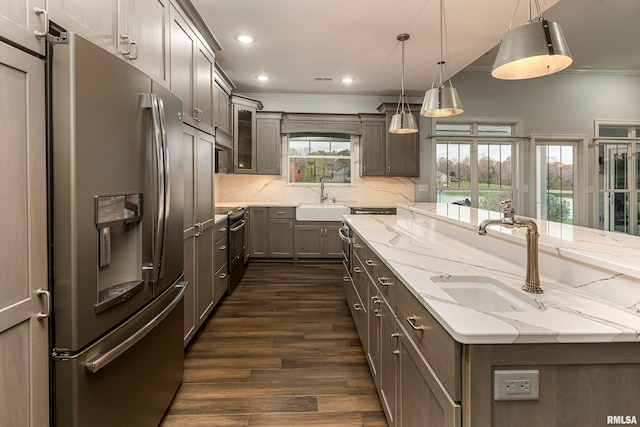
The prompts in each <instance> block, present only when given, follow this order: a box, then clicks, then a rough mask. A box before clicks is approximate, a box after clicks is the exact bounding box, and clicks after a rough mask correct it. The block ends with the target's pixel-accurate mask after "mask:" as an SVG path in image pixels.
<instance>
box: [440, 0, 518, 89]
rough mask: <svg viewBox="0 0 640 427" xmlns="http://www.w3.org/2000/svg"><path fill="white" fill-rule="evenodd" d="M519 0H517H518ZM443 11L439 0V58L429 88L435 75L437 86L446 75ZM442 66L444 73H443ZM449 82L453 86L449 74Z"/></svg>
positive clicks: (442, 2)
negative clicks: (443, 53)
mask: <svg viewBox="0 0 640 427" xmlns="http://www.w3.org/2000/svg"><path fill="white" fill-rule="evenodd" d="M518 1H519V0H518ZM445 25H446V20H445V13H444V0H440V60H439V61H438V68H437V72H436V73H435V74H434V75H433V80H432V81H431V88H434V87H435V83H436V77H438V87H440V86H442V81H443V78H442V76H443V75H444V76H447V68H446V67H447V62H446V61H445V60H444V58H443V55H442V52H443V44H444V41H445V33H446V31H445ZM448 51H449V46H448V44H447V56H448ZM443 68H444V73H443ZM446 80H447V81H448V82H449V86H453V84H452V83H451V76H449V77H448V78H447V79H446Z"/></svg>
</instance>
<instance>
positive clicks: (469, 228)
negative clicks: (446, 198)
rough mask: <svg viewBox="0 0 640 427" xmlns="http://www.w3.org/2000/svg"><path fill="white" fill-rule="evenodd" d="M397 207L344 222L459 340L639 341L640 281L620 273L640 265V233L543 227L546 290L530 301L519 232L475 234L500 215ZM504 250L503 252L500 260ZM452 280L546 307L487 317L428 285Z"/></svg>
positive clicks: (431, 207) (449, 207)
mask: <svg viewBox="0 0 640 427" xmlns="http://www.w3.org/2000/svg"><path fill="white" fill-rule="evenodd" d="M398 206H399V214H398V215H397V216H383V215H381V216H374V215H345V217H344V218H345V220H346V221H347V222H348V223H349V224H350V225H351V227H352V228H353V230H354V231H356V232H357V233H358V234H359V235H360V236H361V237H362V238H363V239H364V240H365V241H366V242H367V244H368V245H369V246H370V247H371V248H372V249H373V250H374V251H375V252H376V254H377V255H378V256H379V257H380V258H381V259H383V260H385V262H386V263H387V265H388V266H389V267H390V268H391V269H392V271H393V272H394V274H395V275H396V276H398V277H399V278H400V279H401V280H402V282H403V283H405V284H406V285H407V287H408V288H409V290H410V291H411V292H412V293H413V294H414V295H415V296H416V297H417V298H418V300H419V301H420V302H421V303H422V304H423V305H424V306H425V307H426V308H427V310H428V311H429V312H430V313H431V314H432V315H433V316H434V317H435V318H436V319H437V320H438V321H439V322H440V323H441V325H442V326H443V327H444V328H445V329H446V330H447V331H448V332H449V333H450V334H451V335H452V336H453V337H454V339H456V340H457V341H459V342H461V343H465V344H499V343H537V342H567V343H568V342H574V343H575V342H585V343H586V342H614V341H627V342H640V314H639V313H638V308H639V307H640V281H639V280H638V279H637V278H636V277H635V276H627V275H626V274H622V273H615V271H617V269H618V267H621V268H620V270H624V271H625V272H627V270H628V271H629V272H633V271H635V269H636V267H635V265H636V264H635V262H634V263H631V264H626V262H631V260H633V259H636V260H637V259H638V255H640V245H639V244H638V243H637V242H636V239H638V238H637V237H632V236H625V235H618V234H616V233H606V232H602V231H601V230H590V229H580V228H581V227H572V226H562V227H561V229H562V236H561V237H558V236H556V234H555V232H554V230H553V228H554V227H553V226H550V225H549V224H545V221H537V222H538V224H539V225H540V234H541V237H540V250H541V264H540V267H541V269H540V273H541V282H542V288H543V289H544V293H543V294H540V295H532V294H528V293H526V292H524V291H522V290H521V289H520V287H521V286H522V284H523V282H524V275H525V259H524V233H522V230H515V229H514V230H509V229H502V228H498V227H496V228H490V229H489V235H487V236H478V234H477V232H476V231H475V228H476V226H477V224H478V223H479V221H482V219H484V218H486V217H487V216H489V215H491V216H492V217H493V215H494V214H495V215H496V216H495V217H496V218H497V217H499V214H498V213H494V214H489V213H488V212H487V211H482V210H478V209H473V208H467V207H461V206H456V205H441V204H412V205H404V209H403V208H402V207H403V206H402V205H398ZM453 210H455V211H456V212H455V213H453ZM568 234H569V235H571V236H572V237H571V238H569V237H568ZM505 235H506V236H508V237H507V238H506V240H505ZM589 236H591V237H593V236H600V241H599V242H600V244H601V245H604V246H605V247H606V246H609V247H610V248H609V250H605V251H604V252H606V253H607V254H609V256H608V257H598V256H597V254H598V251H600V250H604V249H603V247H600V248H597V247H596V246H597V245H596V243H595V242H594V241H593V240H592V239H591V238H590V237H589ZM583 238H584V239H586V240H581V239H583ZM557 239H559V240H557ZM509 240H511V242H509ZM562 242H566V245H565V244H560V243H562ZM514 245H517V246H514ZM505 247H506V248H507V249H506V252H507V255H506V256H502V254H500V255H497V254H496V253H500V250H501V249H502V250H504V248H505ZM553 251H555V253H553ZM510 252H513V254H511V253H510ZM567 253H571V258H570V257H568V256H567V255H565V254H567ZM634 253H635V255H636V256H635V257H634V256H633V254H634ZM511 255H513V256H512V257H511V260H508V258H509V257H510V256H511ZM584 257H587V258H584ZM505 258H507V259H505ZM592 258H593V259H600V261H599V263H598V264H597V265H592V264H589V263H585V262H584V259H587V260H589V262H591V261H592ZM603 258H604V259H603ZM636 262H637V261H636ZM554 263H555V264H554ZM558 266H559V267H558ZM622 267H624V268H622ZM450 275H451V276H460V275H463V276H483V277H489V278H493V279H496V280H498V281H500V282H502V283H504V284H506V285H507V286H509V287H510V288H512V289H513V290H514V291H515V292H517V293H519V294H522V295H525V298H535V299H538V300H540V301H542V303H543V304H544V305H545V306H546V308H547V309H546V310H544V311H542V310H535V311H533V312H531V311H514V312H500V313H485V312H479V311H475V310H472V309H469V308H466V307H463V306H461V305H460V304H458V303H457V302H456V301H455V300H454V299H453V298H452V297H451V296H449V294H447V293H446V292H445V291H444V290H443V289H442V288H440V286H438V284H437V283H436V282H435V281H432V280H431V278H434V277H435V278H437V277H440V276H442V277H447V276H450ZM581 280H583V281H586V282H584V283H583V282H581ZM592 286H594V287H595V290H594V289H591V287H592ZM602 289H605V291H603V290H602ZM598 292H602V293H603V294H604V295H608V294H609V293H613V294H616V295H615V298H613V300H616V299H617V300H621V301H626V303H621V302H617V303H616V302H612V299H608V298H603V297H602V296H599V295H598Z"/></svg>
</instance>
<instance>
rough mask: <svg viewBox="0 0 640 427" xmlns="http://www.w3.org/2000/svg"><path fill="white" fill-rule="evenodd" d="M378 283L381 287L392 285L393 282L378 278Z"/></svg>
mask: <svg viewBox="0 0 640 427" xmlns="http://www.w3.org/2000/svg"><path fill="white" fill-rule="evenodd" d="M378 283H380V284H381V285H382V286H391V285H393V282H390V281H389V279H387V278H386V277H378Z"/></svg>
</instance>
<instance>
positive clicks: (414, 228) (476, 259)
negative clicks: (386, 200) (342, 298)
mask: <svg viewBox="0 0 640 427" xmlns="http://www.w3.org/2000/svg"><path fill="white" fill-rule="evenodd" d="M489 217H491V218H499V214H498V213H490V212H488V211H482V210H477V209H473V208H467V207H463V206H456V205H441V204H412V205H402V206H399V208H398V215H397V216H381V217H373V216H345V221H346V222H347V223H348V224H349V225H350V227H351V228H352V230H353V231H354V233H355V236H354V245H353V246H354V255H353V258H354V260H353V266H354V267H353V271H352V275H349V276H347V277H345V291H346V293H347V301H348V302H349V304H350V308H352V314H353V315H354V320H355V322H356V325H357V326H358V331H359V334H360V338H361V341H362V344H363V348H364V350H365V353H366V354H367V356H368V360H369V364H370V367H371V369H372V374H373V376H374V380H375V381H376V385H377V386H378V389H379V394H380V396H381V400H382V401H383V407H384V408H385V411H386V413H387V418H388V419H389V422H390V424H391V425H397V426H399V425H405V426H407V425H416V424H415V423H416V422H418V420H419V419H434V420H438V421H437V423H436V424H434V425H447V426H449V425H451V426H460V425H464V426H489V425H497V426H503V425H504V426H507V425H522V426H525V425H531V426H540V425H545V426H553V425H557V426H579V425H589V426H591V425H593V426H597V425H607V424H608V423H609V424H610V423H611V422H612V421H615V420H620V419H622V420H627V419H628V420H630V421H632V420H633V417H635V418H636V419H637V418H640V413H639V411H640V410H639V409H638V402H640V387H638V385H639V384H640V315H639V314H638V312H637V309H638V305H639V303H640V270H639V269H638V268H637V267H636V265H635V261H634V260H635V259H637V255H639V254H640V243H639V242H638V239H637V237H633V236H626V235H619V234H615V233H607V232H603V231H601V230H591V229H585V228H581V227H572V226H565V225H559V224H553V223H547V222H545V221H538V224H539V228H540V234H541V236H540V244H539V256H540V273H541V279H542V280H541V285H542V288H543V290H544V293H543V294H538V295H532V294H527V293H525V292H523V291H521V290H520V287H521V286H522V284H523V283H524V276H525V267H524V266H525V257H526V255H525V243H524V233H523V231H522V230H517V229H506V228H502V227H500V228H492V229H490V231H489V234H488V235H487V236H479V235H478V233H477V231H476V229H477V226H478V224H479V223H480V222H481V221H482V220H483V219H486V218H489ZM358 245H359V246H358ZM363 258H364V259H363ZM379 264H382V266H380V265H379ZM385 269H386V271H385ZM381 271H382V273H381ZM365 272H366V273H365ZM452 281H453V282H456V283H458V282H464V284H466V285H468V286H467V288H469V287H473V284H474V283H475V284H482V285H483V286H484V284H487V283H488V285H492V284H495V285H496V286H498V287H502V288H504V289H502V291H505V292H507V293H508V294H509V295H507V296H509V297H513V298H515V299H516V300H518V301H524V302H525V304H524V307H519V306H518V307H514V308H513V309H504V308H496V309H485V310H483V309H479V308H478V307H477V305H478V304H479V301H478V300H480V297H479V296H478V298H476V300H473V301H468V300H464V299H463V298H461V297H460V295H459V294H455V292H452V291H451V287H448V285H450V284H451V283H450V282H452ZM469 284H471V286H469ZM393 288H395V289H393ZM391 289H393V290H391ZM472 291H475V290H473V289H472ZM473 295H476V294H473ZM460 301H462V302H460ZM620 416H622V417H623V418H616V417H620ZM425 417H426V418H425ZM609 417H613V418H609ZM626 417H628V418H626Z"/></svg>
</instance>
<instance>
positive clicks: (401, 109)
mask: <svg viewBox="0 0 640 427" xmlns="http://www.w3.org/2000/svg"><path fill="white" fill-rule="evenodd" d="M400 37H406V38H404V39H401V38H400ZM408 38H409V35H408V34H401V35H400V36H398V37H397V39H398V40H400V42H401V43H402V80H401V82H402V83H401V88H402V89H401V93H400V101H399V102H398V107H397V108H396V114H398V113H403V114H404V112H405V111H404V106H405V104H406V106H407V110H408V111H409V113H411V107H410V106H409V103H408V102H407V97H406V95H405V94H404V42H405V41H406V40H407V39H408Z"/></svg>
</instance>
